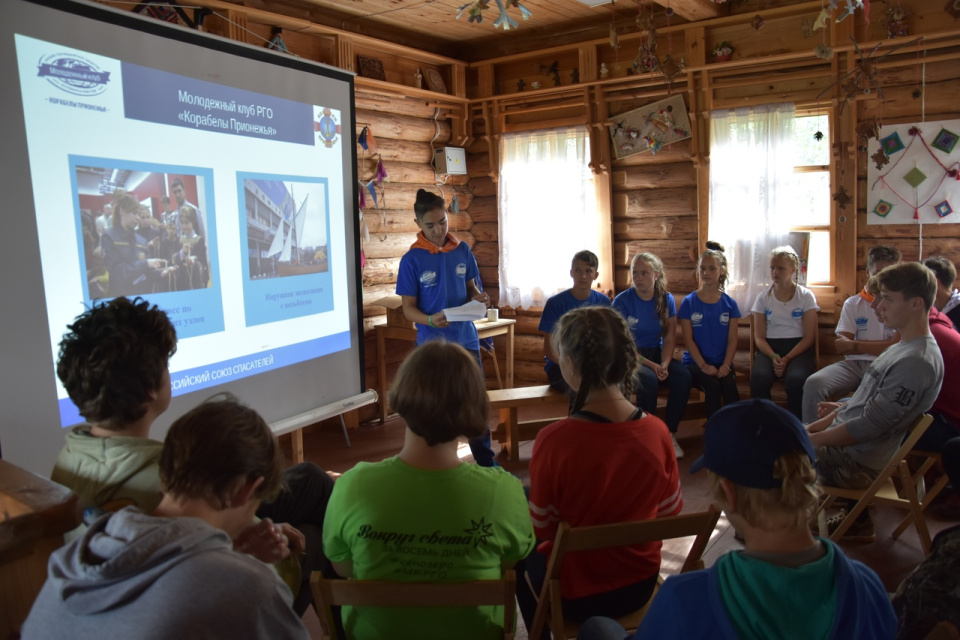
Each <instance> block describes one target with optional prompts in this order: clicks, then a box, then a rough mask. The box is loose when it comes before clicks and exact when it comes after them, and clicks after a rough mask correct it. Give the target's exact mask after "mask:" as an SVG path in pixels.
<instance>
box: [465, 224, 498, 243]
mask: <svg viewBox="0 0 960 640" xmlns="http://www.w3.org/2000/svg"><path fill="white" fill-rule="evenodd" d="M498 228H499V227H498V225H497V223H496V222H475V223H474V224H473V226H472V227H471V228H470V232H471V233H472V234H473V237H475V238H476V239H477V242H498V241H499V240H500V237H499V235H498V234H497V229H498Z"/></svg>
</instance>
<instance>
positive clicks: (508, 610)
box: [310, 571, 517, 640]
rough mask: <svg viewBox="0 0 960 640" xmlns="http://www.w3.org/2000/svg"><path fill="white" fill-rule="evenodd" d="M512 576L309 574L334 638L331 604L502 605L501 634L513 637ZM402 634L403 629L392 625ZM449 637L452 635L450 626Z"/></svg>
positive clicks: (327, 638)
mask: <svg viewBox="0 0 960 640" xmlns="http://www.w3.org/2000/svg"><path fill="white" fill-rule="evenodd" d="M516 586H517V583H516V576H515V574H514V572H513V571H506V572H504V575H503V578H501V579H500V580H474V581H471V582H455V583H451V582H388V581H383V580H327V579H326V578H324V577H323V574H321V573H320V572H319V571H314V572H313V574H311V576H310V589H311V590H312V591H313V602H314V606H315V607H316V608H317V611H319V612H321V621H322V622H323V626H324V627H325V629H324V635H323V638H324V640H335V639H336V638H337V637H338V636H337V632H336V626H335V625H334V622H333V613H332V612H331V609H330V608H331V607H334V606H342V605H350V606H368V607H373V606H376V607H473V606H478V607H479V606H483V605H497V606H502V607H503V637H504V638H505V640H513V636H514V628H515V627H516V619H517V602H516ZM395 631H396V635H397V636H398V637H404V632H403V629H396V630H395ZM450 637H456V633H455V630H453V629H451V630H450Z"/></svg>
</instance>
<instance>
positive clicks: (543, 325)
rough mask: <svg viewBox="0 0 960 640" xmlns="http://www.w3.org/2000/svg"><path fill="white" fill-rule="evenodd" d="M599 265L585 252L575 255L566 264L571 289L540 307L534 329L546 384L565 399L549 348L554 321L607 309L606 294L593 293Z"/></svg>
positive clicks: (567, 390)
mask: <svg viewBox="0 0 960 640" xmlns="http://www.w3.org/2000/svg"><path fill="white" fill-rule="evenodd" d="M599 265H600V260H599V259H598V258H597V256H596V254H595V253H593V252H592V251H587V250H583V251H578V252H577V253H576V254H575V255H574V256H573V261H572V262H571V264H570V277H571V278H573V286H572V287H570V288H569V289H567V290H566V291H561V292H560V293H558V294H556V295H552V296H550V298H549V299H548V300H547V304H545V305H544V306H543V313H542V314H541V316H540V326H539V327H537V328H538V329H539V330H540V332H541V333H542V334H543V335H544V339H543V359H544V361H545V362H546V364H545V365H544V367H543V370H544V371H546V373H547V380H548V381H549V383H550V386H551V387H553V388H554V389H556V390H557V391H563V392H564V393H566V394H568V395H570V394H571V391H570V387H569V386H567V383H566V382H564V380H563V374H561V373H560V365H559V364H557V363H558V362H559V361H560V356H558V355H557V354H556V353H554V351H553V346H552V345H551V344H550V334H551V333H553V327H554V326H555V325H556V324H557V321H558V320H560V318H561V317H562V316H563V314H565V313H566V312H567V311H570V310H572V309H579V308H580V307H590V306H595V307H596V306H600V307H609V306H610V298H609V297H607V295H606V294H604V293H602V292H600V291H595V290H594V289H593V283H594V281H596V279H597V278H598V277H599V275H600V272H599V271H597V267H599Z"/></svg>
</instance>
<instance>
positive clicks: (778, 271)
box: [750, 247, 820, 418]
mask: <svg viewBox="0 0 960 640" xmlns="http://www.w3.org/2000/svg"><path fill="white" fill-rule="evenodd" d="M799 267H800V258H799V257H797V254H796V252H794V250H793V249H791V248H790V247H777V248H776V249H774V250H773V251H771V252H770V277H771V278H772V279H773V285H772V286H771V287H770V288H769V289H767V290H766V291H764V292H763V293H761V294H760V295H759V296H757V299H756V301H754V303H753V308H752V309H751V312H752V313H753V323H754V326H753V332H754V341H755V342H756V345H757V353H756V356H755V357H754V360H753V367H752V368H751V369H750V396H751V397H753V398H766V399H767V400H769V399H770V387H772V386H773V381H774V380H775V379H777V378H783V383H784V386H785V387H786V388H787V408H788V409H789V410H790V413H792V414H793V415H795V416H797V418H800V417H801V416H802V412H803V384H804V383H805V382H806V381H807V378H809V377H810V375H811V374H812V373H813V372H814V369H815V368H816V364H815V358H814V352H813V345H814V337H815V335H816V332H817V311H819V310H820V307H819V306H817V299H816V298H815V297H814V295H813V292H811V291H810V290H809V289H807V288H806V287H802V286H800V284H799V283H798V279H799V273H798V269H799Z"/></svg>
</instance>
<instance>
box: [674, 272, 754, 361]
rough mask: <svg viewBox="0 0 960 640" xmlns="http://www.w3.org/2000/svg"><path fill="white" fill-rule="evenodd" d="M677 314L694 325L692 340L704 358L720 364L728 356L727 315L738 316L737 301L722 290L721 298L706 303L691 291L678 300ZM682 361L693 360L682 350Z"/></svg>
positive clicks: (728, 324)
mask: <svg viewBox="0 0 960 640" xmlns="http://www.w3.org/2000/svg"><path fill="white" fill-rule="evenodd" d="M677 317H678V318H680V319H681V320H689V321H690V325H691V326H692V327H693V341H694V342H695V343H696V345H697V348H698V349H700V355H701V356H703V360H704V362H706V363H707V364H712V365H713V366H715V367H719V366H720V365H722V364H723V359H724V358H725V357H726V356H727V337H728V336H729V335H730V319H731V318H739V317H740V307H738V306H737V301H736V300H734V299H733V298H731V297H730V296H728V295H727V294H725V293H721V294H720V300H718V301H717V302H714V303H713V304H707V303H706V302H704V301H703V300H701V299H700V298H699V297H698V296H697V292H696V291H694V292H693V293H691V294H690V295H688V296H687V297H686V298H684V299H683V301H682V302H681V303H680V312H679V313H677ZM683 364H694V362H693V358H691V357H690V352H689V351H684V352H683Z"/></svg>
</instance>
